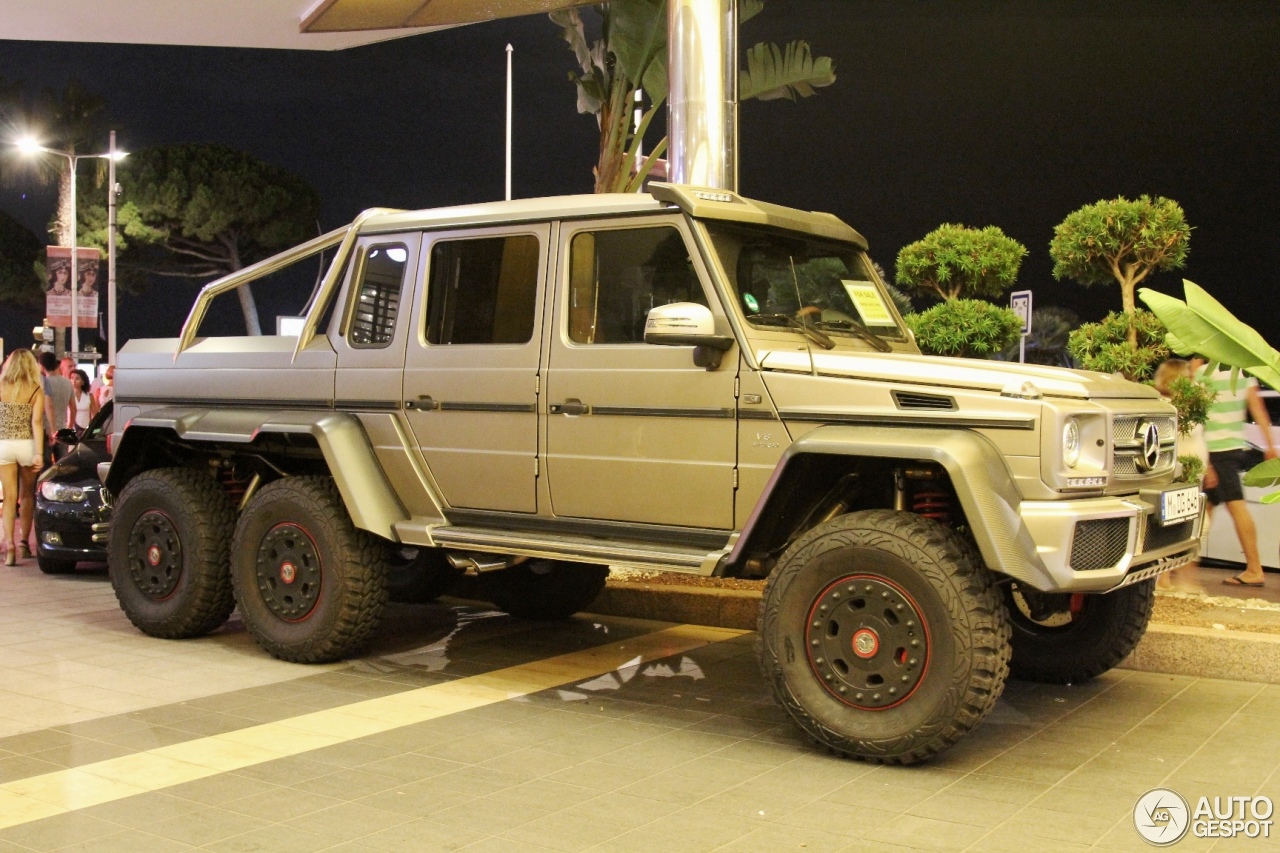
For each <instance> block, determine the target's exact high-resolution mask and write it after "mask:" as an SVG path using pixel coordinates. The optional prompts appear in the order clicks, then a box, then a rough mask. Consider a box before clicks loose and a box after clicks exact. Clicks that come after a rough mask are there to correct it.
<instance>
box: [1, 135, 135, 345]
mask: <svg viewBox="0 0 1280 853" xmlns="http://www.w3.org/2000/svg"><path fill="white" fill-rule="evenodd" d="M15 144H16V145H17V146H18V150H19V151H22V152H23V153H24V154H53V155H54V156H56V157H65V158H66V160H67V164H68V165H69V166H70V168H71V288H72V291H71V351H72V352H79V351H80V317H79V311H77V310H76V309H77V303H78V302H79V300H78V299H77V298H76V297H77V295H78V294H77V292H76V290H77V288H78V287H79V286H80V284H79V282H80V277H79V276H80V269H79V258H78V257H77V256H76V226H77V224H78V223H77V222H76V165H77V164H78V163H79V162H80V161H81V160H106V161H107V163H108V188H107V200H108V202H109V204H108V208H109V210H108V219H107V316H108V329H107V338H108V341H107V345H108V355H107V363H108V364H111V363H114V362H115V360H116V352H115V350H116V259H115V246H116V241H115V231H116V216H115V212H116V204H115V202H116V162H117V161H119V160H123V159H124V158H125V157H126V156H128V155H127V154H126V153H125V152H124V151H118V150H116V132H115V131H114V130H113V131H111V141H110V144H109V146H108V148H107V153H105V154H72V153H70V152H69V151H58V150H56V149H53V148H46V147H45V146H43V145H41V144H40V143H39V142H37V141H36V139H35V137H33V136H24V137H22V138H20V139H18V140H17V141H16V143H15Z"/></svg>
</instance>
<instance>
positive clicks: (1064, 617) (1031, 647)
mask: <svg viewBox="0 0 1280 853" xmlns="http://www.w3.org/2000/svg"><path fill="white" fill-rule="evenodd" d="M1155 592H1156V587H1155V581H1154V580H1148V581H1142V582H1141V583H1135V584H1131V585H1130V586H1126V587H1122V588H1121V589H1118V590H1116V591H1115V592H1108V593H1094V594H1089V595H1086V594H1080V593H1077V594H1074V595H1072V594H1065V593H1043V592H1039V591H1037V590H1035V589H1031V588H1029V587H1025V586H1020V585H1019V584H1018V582H1017V581H1012V582H1010V583H1009V584H1006V586H1005V593H1004V594H1005V602H1006V604H1007V606H1008V609H1009V620H1010V622H1011V624H1012V626H1013V640H1012V642H1013V661H1012V662H1011V663H1010V670H1011V672H1012V674H1013V676H1014V678H1021V679H1024V680H1026V681H1040V682H1044V683H1046V684H1078V683H1080V682H1082V681H1088V680H1089V679H1091V678H1095V677H1097V676H1099V675H1101V674H1102V673H1104V672H1106V671H1107V670H1109V669H1111V668H1112V667H1114V666H1115V665H1116V664H1118V663H1120V661H1122V660H1124V659H1125V658H1126V657H1128V656H1129V653H1130V652H1132V651H1133V650H1134V648H1135V647H1137V645H1138V641H1140V640H1141V639H1142V635H1143V634H1145V633H1146V631H1147V623H1148V622H1149V621H1150V620H1151V608H1152V606H1154V604H1155Z"/></svg>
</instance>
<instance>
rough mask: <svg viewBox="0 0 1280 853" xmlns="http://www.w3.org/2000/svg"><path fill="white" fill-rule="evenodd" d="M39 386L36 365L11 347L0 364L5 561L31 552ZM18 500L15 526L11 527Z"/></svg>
mask: <svg viewBox="0 0 1280 853" xmlns="http://www.w3.org/2000/svg"><path fill="white" fill-rule="evenodd" d="M43 397H44V390H43V388H42V387H41V383H40V369H39V367H38V366H37V365H36V360H35V357H34V356H33V355H32V354H31V353H30V351H28V350H24V349H19V350H14V351H13V352H12V353H11V354H10V355H9V358H8V359H6V360H5V363H4V367H3V368H0V488H3V489H4V513H3V519H4V535H5V540H6V541H7V542H8V543H9V550H8V553H6V555H5V561H4V562H5V565H6V566H13V565H17V562H18V560H19V559H24V560H25V559H26V558H27V557H30V556H31V549H30V547H29V545H28V542H27V540H28V538H29V537H30V536H31V516H32V512H33V511H34V510H35V505H36V491H35V484H36V474H38V473H39V471H40V468H41V467H43V465H44V456H43V453H42V452H41V449H42V447H43V446H44V434H43V433H44V413H45V405H44V399H43ZM19 502H21V506H22V519H21V522H22V523H21V524H20V525H19V528H20V530H19V531H16V532H15V530H14V521H15V520H16V519H17V517H18V512H17V509H18V505H19Z"/></svg>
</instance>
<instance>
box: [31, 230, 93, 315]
mask: <svg viewBox="0 0 1280 853" xmlns="http://www.w3.org/2000/svg"><path fill="white" fill-rule="evenodd" d="M46 253H47V254H46V261H45V274H46V279H45V288H44V314H45V322H46V323H48V325H50V326H54V327H59V328H65V327H67V326H70V325H71V300H72V298H73V297H74V298H75V300H76V320H77V321H78V323H79V325H80V326H81V327H82V328H85V327H87V328H91V329H92V328H96V327H97V325H98V271H99V270H98V268H99V267H100V266H101V265H102V252H101V251H99V250H98V249H76V267H77V270H76V278H77V279H78V281H75V282H72V280H71V250H70V249H69V248H67V247H65V246H49V247H48V248H47V250H46Z"/></svg>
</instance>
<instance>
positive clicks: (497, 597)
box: [480, 560, 609, 619]
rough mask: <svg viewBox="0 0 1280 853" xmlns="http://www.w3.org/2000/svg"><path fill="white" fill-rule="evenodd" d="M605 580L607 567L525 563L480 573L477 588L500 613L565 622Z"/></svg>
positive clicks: (554, 561)
mask: <svg viewBox="0 0 1280 853" xmlns="http://www.w3.org/2000/svg"><path fill="white" fill-rule="evenodd" d="M608 577H609V567H608V566H594V565H588V564H583V563H568V562H563V561H560V560H529V561H527V562H524V563H520V564H519V565H515V566H512V567H511V568H509V569H501V570H499V571H496V572H484V573H483V574H481V575H480V585H481V588H482V589H484V591H485V594H486V595H488V596H489V600H490V601H492V602H493V603H494V605H496V606H497V608H498V609H499V610H501V611H503V612H504V613H509V614H511V615H512V616H515V617H517V618H520V619H568V618H569V617H570V616H572V615H573V614H575V613H577V612H578V611H579V610H582V609H583V608H584V607H586V606H587V605H588V604H590V603H591V602H593V601H595V600H596V597H597V596H599V595H600V593H601V591H602V590H603V589H604V584H605V579H606V578H608Z"/></svg>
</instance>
